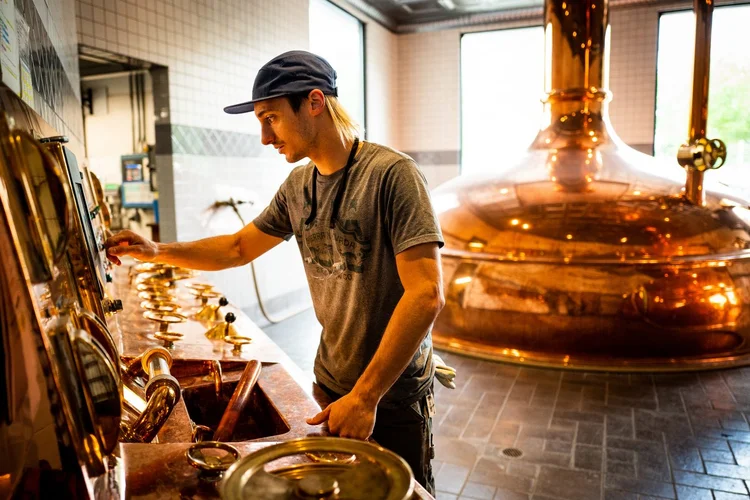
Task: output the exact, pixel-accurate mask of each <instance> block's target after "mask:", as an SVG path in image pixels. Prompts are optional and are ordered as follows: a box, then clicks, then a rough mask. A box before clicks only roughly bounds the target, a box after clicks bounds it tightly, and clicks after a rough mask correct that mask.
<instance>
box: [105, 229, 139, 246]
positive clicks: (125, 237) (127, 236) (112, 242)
mask: <svg viewBox="0 0 750 500" xmlns="http://www.w3.org/2000/svg"><path fill="white" fill-rule="evenodd" d="M136 238H138V235H136V234H135V233H133V232H132V231H128V230H125V231H120V232H119V233H117V234H115V235H114V236H112V237H110V238H107V241H105V242H104V246H105V247H116V246H117V245H119V244H120V243H129V242H131V241H134V240H135V239H136Z"/></svg>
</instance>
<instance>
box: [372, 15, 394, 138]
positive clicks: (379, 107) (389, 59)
mask: <svg viewBox="0 0 750 500" xmlns="http://www.w3.org/2000/svg"><path fill="white" fill-rule="evenodd" d="M365 50H366V51H367V60H366V64H367V66H366V68H365V72H366V77H367V95H366V96H365V98H366V114H367V124H366V126H367V139H368V140H370V141H373V142H377V143H380V144H385V145H386V146H390V147H395V148H397V147H398V143H399V137H398V133H397V130H396V124H397V123H398V118H399V112H400V105H399V96H398V75H399V69H400V68H399V64H398V63H399V61H398V35H396V34H394V33H391V32H390V31H388V30H387V29H385V28H383V27H382V26H380V25H379V24H377V23H369V24H367V26H366V28H365Z"/></svg>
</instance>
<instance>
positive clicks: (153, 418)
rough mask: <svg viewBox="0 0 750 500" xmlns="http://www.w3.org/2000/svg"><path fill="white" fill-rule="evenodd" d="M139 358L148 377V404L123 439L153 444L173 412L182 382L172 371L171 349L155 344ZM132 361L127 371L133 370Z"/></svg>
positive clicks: (178, 398)
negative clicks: (155, 345)
mask: <svg viewBox="0 0 750 500" xmlns="http://www.w3.org/2000/svg"><path fill="white" fill-rule="evenodd" d="M136 359H140V361H141V367H142V369H143V371H144V372H145V373H146V374H147V375H148V377H149V380H148V383H147V384H146V398H147V400H148V404H147V405H146V409H145V410H143V412H142V413H141V415H140V416H139V417H138V420H136V421H135V423H133V425H132V426H131V427H130V429H129V430H128V431H126V432H125V435H124V436H123V439H122V440H123V441H125V442H129V443H150V442H151V441H152V440H153V439H154V438H155V437H156V435H157V434H158V433H159V431H160V430H161V428H162V426H163V425H164V423H165V422H166V421H167V419H168V418H169V415H171V414H172V410H174V407H175V405H177V403H178V402H179V401H180V396H181V394H182V391H181V389H180V383H179V382H178V381H177V379H176V378H174V377H173V376H172V374H171V373H170V371H169V369H170V367H171V365H172V356H171V355H170V354H169V351H167V350H166V349H164V348H161V347H155V348H153V349H150V350H148V351H146V352H145V353H143V354H142V355H141V356H139V357H138V358H136ZM133 364H134V362H131V363H130V365H129V367H128V370H127V372H130V373H132V367H133ZM127 372H126V373H127Z"/></svg>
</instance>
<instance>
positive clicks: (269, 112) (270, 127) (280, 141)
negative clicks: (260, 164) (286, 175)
mask: <svg viewBox="0 0 750 500" xmlns="http://www.w3.org/2000/svg"><path fill="white" fill-rule="evenodd" d="M306 103H307V102H306V101H303V102H302V106H301V107H300V109H299V111H298V112H297V113H295V112H294V110H293V109H292V107H291V105H290V104H289V100H288V99H287V98H286V97H277V98H274V99H268V100H267V101H261V102H258V103H256V104H255V116H256V117H257V118H258V120H259V121H260V129H261V134H260V142H262V143H263V144H264V145H268V144H271V145H273V147H274V148H276V150H277V151H278V152H279V154H283V155H284V157H285V158H286V161H288V162H289V163H295V162H298V161H300V160H301V159H303V158H305V157H306V156H307V155H308V149H309V145H310V140H311V133H310V120H309V116H308V114H307V109H306V106H305V105H306Z"/></svg>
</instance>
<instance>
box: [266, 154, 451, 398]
mask: <svg viewBox="0 0 750 500" xmlns="http://www.w3.org/2000/svg"><path fill="white" fill-rule="evenodd" d="M313 168H314V165H313V163H312V162H310V163H308V164H307V165H304V166H300V167H297V168H295V169H294V170H292V172H291V173H290V174H289V177H288V178H287V179H286V180H285V181H284V183H283V184H282V185H281V187H280V188H279V190H278V192H277V193H276V196H275V197H274V199H273V200H272V201H271V203H270V205H269V206H268V207H267V208H266V209H265V210H264V211H263V213H261V214H260V215H259V216H258V217H257V218H256V219H255V221H254V224H255V225H256V226H257V227H258V229H260V230H261V231H263V232H264V233H267V234H270V235H272V236H277V237H280V238H284V239H290V238H291V236H292V235H294V236H295V237H296V240H297V244H298V245H299V246H300V251H301V252H302V254H303V256H305V255H312V254H315V255H316V256H317V257H320V258H318V259H317V260H318V261H319V262H322V263H323V265H324V266H329V265H330V264H331V263H334V264H335V263H336V262H340V261H341V260H345V262H346V269H345V271H344V272H342V273H340V274H338V275H333V276H330V277H328V278H327V279H318V278H315V277H314V275H315V274H316V272H315V269H312V266H317V265H318V264H317V263H315V262H313V263H307V262H306V263H305V264H304V265H305V272H306V273H307V281H308V283H309V286H310V292H311V294H312V300H313V306H314V307H315V314H316V316H317V318H318V321H319V322H320V324H321V325H322V326H323V332H322V336H321V341H320V346H319V347H318V353H317V356H316V358H315V376H316V377H317V379H318V381H319V382H320V383H322V384H323V385H325V386H326V387H328V388H329V389H331V390H333V391H335V392H337V393H339V394H342V395H343V394H346V393H348V392H349V391H350V390H351V389H352V388H353V387H354V384H355V383H356V382H357V379H358V378H359V376H360V375H361V374H362V373H363V372H364V370H365V368H366V367H367V365H368V363H369V362H370V360H371V359H372V357H373V356H374V355H375V351H376V350H377V348H378V346H379V345H380V340H381V339H382V337H383V333H385V329H386V326H388V322H389V321H390V318H391V315H392V314H393V310H394V309H395V308H396V304H398V301H399V300H400V299H401V296H402V295H403V293H404V288H403V286H402V284H401V280H400V279H399V276H398V269H397V267H396V254H398V253H400V252H402V251H404V250H406V249H407V248H409V247H412V246H414V245H419V244H421V243H429V242H437V243H438V244H439V245H440V246H441V247H442V246H443V238H442V235H441V233H440V226H439V224H438V220H437V217H436V215H435V212H434V211H433V209H432V204H431V202H430V195H429V191H428V189H427V182H426V180H425V178H424V175H423V174H422V172H421V171H420V170H419V167H417V164H416V163H415V162H414V160H412V159H411V158H409V157H408V156H406V155H404V154H403V153H399V152H398V151H395V150H393V149H390V148H387V147H385V146H381V145H378V144H374V143H371V142H363V143H362V145H361V147H360V148H359V150H358V152H357V154H356V156H355V158H354V162H353V164H352V166H351V167H350V169H349V175H348V179H347V182H346V191H345V192H344V196H343V198H342V202H341V205H340V208H339V213H338V222H337V223H336V227H335V229H334V231H335V234H336V240H337V247H336V248H338V249H340V255H342V256H343V257H342V258H339V259H338V260H336V258H335V257H331V250H332V246H331V239H332V238H331V233H330V229H329V223H330V219H331V210H332V207H333V200H334V198H335V197H336V192H337V190H338V186H339V183H340V181H341V179H342V176H343V173H344V170H343V169H341V170H339V171H337V172H335V173H333V174H331V175H328V176H324V175H321V174H318V180H317V193H316V197H317V206H318V209H317V215H316V217H315V221H314V223H313V224H311V226H310V228H309V229H308V228H306V226H305V220H306V219H307V217H308V216H309V215H310V210H311V189H312V174H313ZM305 245H307V247H308V249H309V250H310V251H309V252H308V251H306V249H305V248H304V246H305ZM327 257H328V258H327ZM434 372H435V368H434V366H433V363H432V337H431V335H430V334H429V333H428V335H427V336H426V338H425V339H424V341H423V342H422V344H421V345H420V347H419V349H418V350H417V352H416V353H415V354H414V357H413V358H412V360H411V362H410V363H409V366H408V367H407V368H406V369H405V370H404V372H403V373H402V374H401V376H400V377H399V379H398V380H397V381H396V383H395V384H394V385H393V387H391V389H390V390H389V391H388V393H387V394H386V395H385V396H384V398H383V400H382V402H381V404H383V405H384V406H392V405H402V404H411V403H412V402H414V401H416V400H418V399H419V398H420V397H421V396H422V395H424V393H425V391H427V389H428V388H429V387H430V386H431V384H432V380H433V376H434Z"/></svg>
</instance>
